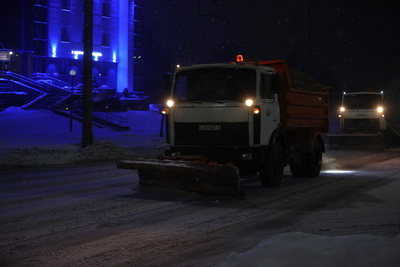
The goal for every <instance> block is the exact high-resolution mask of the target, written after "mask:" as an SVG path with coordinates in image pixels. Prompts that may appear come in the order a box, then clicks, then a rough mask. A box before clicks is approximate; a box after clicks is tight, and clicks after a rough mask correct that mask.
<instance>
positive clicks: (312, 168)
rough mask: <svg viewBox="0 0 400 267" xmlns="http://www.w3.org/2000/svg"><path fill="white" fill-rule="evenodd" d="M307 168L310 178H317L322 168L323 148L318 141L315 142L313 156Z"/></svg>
mask: <svg viewBox="0 0 400 267" xmlns="http://www.w3.org/2000/svg"><path fill="white" fill-rule="evenodd" d="M308 165H309V167H308V168H307V174H308V177H317V176H318V175H319V173H320V172H321V167H322V147H321V143H320V142H319V141H318V140H315V142H314V146H313V154H312V155H311V157H310V159H309V162H308Z"/></svg>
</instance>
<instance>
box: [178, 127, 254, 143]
mask: <svg viewBox="0 0 400 267" xmlns="http://www.w3.org/2000/svg"><path fill="white" fill-rule="evenodd" d="M248 127H249V126H248V123H207V122H205V123H175V145H178V146H179V145H181V146H182V145H183V146H184V145H197V146H243V145H248V144H249V133H248V132H249V128H248Z"/></svg>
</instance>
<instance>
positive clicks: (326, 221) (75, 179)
mask: <svg viewBox="0 0 400 267" xmlns="http://www.w3.org/2000/svg"><path fill="white" fill-rule="evenodd" d="M324 166H325V167H324V171H323V172H322V173H321V175H320V177H317V178H312V179H310V178H307V179H296V178H293V177H292V176H291V175H290V171H289V169H287V170H285V178H284V181H283V184H282V185H281V186H280V187H277V188H263V187H261V185H260V183H259V181H258V180H257V179H256V178H253V177H252V178H244V179H243V180H242V181H241V186H242V188H243V190H244V192H245V195H246V198H245V199H244V200H241V199H231V198H225V197H222V198H221V197H212V196H202V195H198V194H196V193H188V192H181V191H176V190H160V189H153V188H140V187H139V186H138V177H137V172H135V171H132V170H121V169H117V168H116V164H115V162H110V163H101V164H100V163H96V164H90V165H75V166H63V167H49V168H40V169H34V168H27V169H26V168H25V169H20V170H9V171H3V172H0V265H1V266H16V265H17V266H20V265H26V266H27V265H29V266H37V265H39V266H55V265H57V266H66V265H68V266H89V265H91V266H100V265H103V266H104V265H116V266H144V265H147V266H149V265H151V266H176V265H182V266H192V265H196V266H198V265H200V266H206V265H212V264H215V263H217V262H219V261H222V260H224V258H225V257H227V256H228V255H229V253H230V252H232V251H235V252H238V253H240V252H244V251H246V250H248V249H251V248H253V247H254V246H256V245H257V244H258V243H259V242H260V241H262V240H264V239H266V238H268V237H271V236H274V235H276V234H280V233H285V232H293V231H297V232H305V233H311V234H317V235H328V236H338V235H351V234H373V235H380V236H394V235H396V234H398V233H399V232H400V231H399V230H400V229H399V228H400V226H399V221H400V200H399V197H400V150H398V149H394V150H387V151H384V152H379V151H350V150H331V151H328V153H327V154H326V155H324Z"/></svg>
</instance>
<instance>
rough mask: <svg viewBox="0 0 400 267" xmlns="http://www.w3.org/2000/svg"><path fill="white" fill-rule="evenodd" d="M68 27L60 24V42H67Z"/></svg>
mask: <svg viewBox="0 0 400 267" xmlns="http://www.w3.org/2000/svg"><path fill="white" fill-rule="evenodd" d="M69 41H70V40H69V28H68V27H67V26H61V42H69Z"/></svg>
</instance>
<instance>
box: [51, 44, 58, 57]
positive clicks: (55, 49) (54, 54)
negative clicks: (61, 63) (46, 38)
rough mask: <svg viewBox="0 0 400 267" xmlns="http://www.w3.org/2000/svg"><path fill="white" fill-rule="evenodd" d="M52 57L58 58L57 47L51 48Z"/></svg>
mask: <svg viewBox="0 0 400 267" xmlns="http://www.w3.org/2000/svg"><path fill="white" fill-rule="evenodd" d="M51 57H53V58H54V57H57V47H56V46H55V45H53V46H52V47H51Z"/></svg>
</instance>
